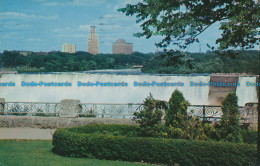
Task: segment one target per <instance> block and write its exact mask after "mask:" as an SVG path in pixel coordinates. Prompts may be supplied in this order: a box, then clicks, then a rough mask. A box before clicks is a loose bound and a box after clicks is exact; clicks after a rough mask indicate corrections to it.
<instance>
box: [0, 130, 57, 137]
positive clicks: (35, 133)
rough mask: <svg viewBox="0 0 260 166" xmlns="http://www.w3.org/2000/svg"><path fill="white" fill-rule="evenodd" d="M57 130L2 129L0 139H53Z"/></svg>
mask: <svg viewBox="0 0 260 166" xmlns="http://www.w3.org/2000/svg"><path fill="white" fill-rule="evenodd" d="M54 131H55V129H37V128H0V139H52V134H53V133H54Z"/></svg>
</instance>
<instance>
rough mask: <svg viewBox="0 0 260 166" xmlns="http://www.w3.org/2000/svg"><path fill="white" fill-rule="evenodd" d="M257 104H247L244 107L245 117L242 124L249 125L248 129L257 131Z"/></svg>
mask: <svg viewBox="0 0 260 166" xmlns="http://www.w3.org/2000/svg"><path fill="white" fill-rule="evenodd" d="M257 106H258V104H257V103H247V104H246V105H245V112H246V115H247V116H246V117H245V120H244V122H245V123H247V124H249V128H251V129H254V130H257V125H258V110H257Z"/></svg>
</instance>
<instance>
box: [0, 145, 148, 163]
mask: <svg viewBox="0 0 260 166" xmlns="http://www.w3.org/2000/svg"><path fill="white" fill-rule="evenodd" d="M51 149H52V144H51V140H0V166H23V165H24V166H67V165H68V166H70V165H71V166H72V165H73V166H77V165H80V166H83V165H84V166H86V165H87V166H107V165H108V166H109V165H112V166H147V165H148V164H143V163H131V162H123V161H110V160H96V159H87V158H73V157H63V156H59V155H56V154H54V153H52V152H51Z"/></svg>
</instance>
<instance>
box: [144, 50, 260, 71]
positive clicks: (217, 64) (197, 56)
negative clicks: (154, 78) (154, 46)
mask: <svg viewBox="0 0 260 166" xmlns="http://www.w3.org/2000/svg"><path fill="white" fill-rule="evenodd" d="M234 53H237V54H238V55H236V56H235V57H232V56H219V55H218V54H216V53H213V52H207V53H188V54H187V56H185V57H180V58H179V59H178V60H174V59H172V58H169V57H164V58H162V57H160V56H156V57H152V58H151V59H150V60H149V61H147V62H145V63H144V65H143V68H142V71H143V72H145V73H171V74H188V73H248V74H256V75H258V73H259V70H258V69H259V61H257V59H258V57H259V52H258V51H253V50H251V51H236V52H234ZM183 62H186V63H183Z"/></svg>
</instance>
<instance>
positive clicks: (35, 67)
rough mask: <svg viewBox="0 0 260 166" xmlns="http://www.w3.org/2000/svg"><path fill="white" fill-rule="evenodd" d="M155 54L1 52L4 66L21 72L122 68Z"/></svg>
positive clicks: (144, 60)
mask: <svg viewBox="0 0 260 166" xmlns="http://www.w3.org/2000/svg"><path fill="white" fill-rule="evenodd" d="M153 56H154V55H153V54H142V53H139V52H134V53H133V54H131V55H124V54H116V55H115V54H99V55H92V54H89V53H86V52H77V53H74V54H70V53H63V52H54V53H49V54H48V55H40V54H37V53H31V54H30V55H28V56H23V55H21V54H19V52H16V51H4V53H2V54H0V58H1V59H2V61H1V62H0V65H1V66H2V67H15V68H16V70H18V71H20V72H67V71H87V70H97V69H121V68H129V67H131V66H132V65H142V64H143V63H144V62H146V61H147V60H148V59H149V58H151V57H153Z"/></svg>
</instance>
